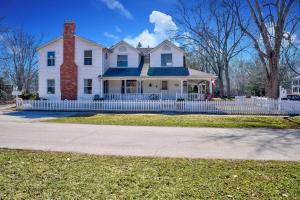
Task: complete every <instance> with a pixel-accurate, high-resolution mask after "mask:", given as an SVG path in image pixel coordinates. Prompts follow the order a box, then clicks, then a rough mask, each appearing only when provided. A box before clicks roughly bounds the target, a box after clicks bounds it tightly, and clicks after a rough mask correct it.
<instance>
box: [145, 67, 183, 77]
mask: <svg viewBox="0 0 300 200" xmlns="http://www.w3.org/2000/svg"><path fill="white" fill-rule="evenodd" d="M147 75H148V76H188V75H189V70H188V68H186V67H149V68H148V72H147Z"/></svg>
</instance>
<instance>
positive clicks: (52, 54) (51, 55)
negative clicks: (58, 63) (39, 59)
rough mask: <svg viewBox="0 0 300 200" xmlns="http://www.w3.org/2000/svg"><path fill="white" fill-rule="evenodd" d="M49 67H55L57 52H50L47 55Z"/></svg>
mask: <svg viewBox="0 0 300 200" xmlns="http://www.w3.org/2000/svg"><path fill="white" fill-rule="evenodd" d="M47 65H48V66H55V52H54V51H49V52H48V53H47Z"/></svg>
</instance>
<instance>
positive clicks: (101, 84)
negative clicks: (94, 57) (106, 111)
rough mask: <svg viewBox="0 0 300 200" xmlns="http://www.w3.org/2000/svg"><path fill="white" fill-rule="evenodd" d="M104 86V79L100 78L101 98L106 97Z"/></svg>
mask: <svg viewBox="0 0 300 200" xmlns="http://www.w3.org/2000/svg"><path fill="white" fill-rule="evenodd" d="M103 89H104V84H103V79H102V78H100V97H101V98H102V97H103V96H104V95H103V93H104V90H103Z"/></svg>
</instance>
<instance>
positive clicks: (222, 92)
mask: <svg viewBox="0 0 300 200" xmlns="http://www.w3.org/2000/svg"><path fill="white" fill-rule="evenodd" d="M218 86H219V96H220V97H223V96H224V83H223V77H222V76H219V77H218Z"/></svg>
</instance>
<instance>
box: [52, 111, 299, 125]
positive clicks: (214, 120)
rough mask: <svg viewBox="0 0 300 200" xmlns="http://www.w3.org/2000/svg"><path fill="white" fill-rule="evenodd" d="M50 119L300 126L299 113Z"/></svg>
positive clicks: (130, 123)
mask: <svg viewBox="0 0 300 200" xmlns="http://www.w3.org/2000/svg"><path fill="white" fill-rule="evenodd" d="M46 121H47V122H59V123H80V124H107V125H130V126H179V127H218V128H259V127H267V128H300V116H296V117H275V116H274V117H273V116H269V117H267V116H209V115H163V114H95V115H89V116H72V117H65V118H57V119H50V120H46Z"/></svg>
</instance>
